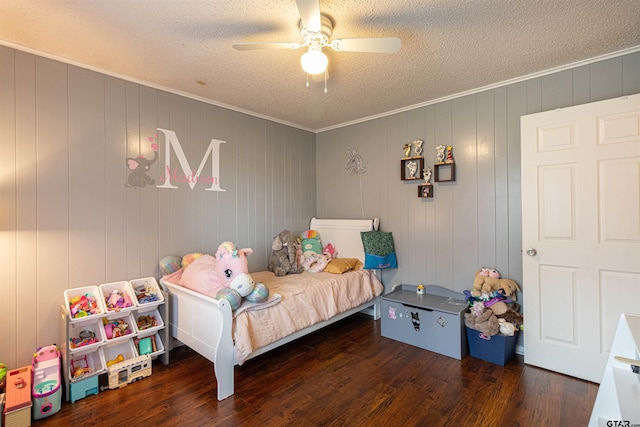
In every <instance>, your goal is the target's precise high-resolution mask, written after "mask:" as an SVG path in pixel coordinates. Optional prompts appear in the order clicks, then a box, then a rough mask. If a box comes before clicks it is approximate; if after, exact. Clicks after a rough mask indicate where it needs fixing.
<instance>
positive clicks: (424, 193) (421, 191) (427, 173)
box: [418, 166, 433, 198]
mask: <svg viewBox="0 0 640 427" xmlns="http://www.w3.org/2000/svg"><path fill="white" fill-rule="evenodd" d="M422 172H423V175H424V184H420V185H418V197H421V198H426V197H433V185H431V173H432V171H431V168H430V167H429V166H427V167H425V168H424V170H423V171H422Z"/></svg>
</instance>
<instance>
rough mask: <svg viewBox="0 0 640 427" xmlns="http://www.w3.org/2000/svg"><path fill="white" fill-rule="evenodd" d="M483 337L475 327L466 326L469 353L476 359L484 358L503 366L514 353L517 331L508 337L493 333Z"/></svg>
mask: <svg viewBox="0 0 640 427" xmlns="http://www.w3.org/2000/svg"><path fill="white" fill-rule="evenodd" d="M488 338H489V339H487V337H484V335H482V334H481V333H480V331H477V330H475V329H471V328H469V327H467V340H468V341H469V354H471V356H472V357H475V358H477V359H482V360H486V361H487V362H491V363H495V364H496V365H500V366H504V365H506V364H507V363H509V360H511V358H512V357H513V355H514V354H516V344H517V343H518V333H517V332H516V334H515V335H513V336H511V337H509V336H506V335H500V334H498V335H494V336H492V337H488Z"/></svg>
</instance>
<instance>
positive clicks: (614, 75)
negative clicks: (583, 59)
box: [316, 52, 640, 296]
mask: <svg viewBox="0 0 640 427" xmlns="http://www.w3.org/2000/svg"><path fill="white" fill-rule="evenodd" d="M638 92H640V53H638V52H636V53H631V54H627V55H625V56H619V57H615V58H613V59H607V60H603V61H600V62H595V63H592V64H589V65H584V66H580V67H576V68H573V69H567V70H564V71H560V72H557V73H554V74H549V75H546V76H543V77H538V78H532V79H529V80H526V81H522V82H519V83H514V84H510V85H507V86H504V87H499V88H495V89H491V90H486V91H481V92H478V93H476V94H473V95H469V96H464V97H460V98H456V99H452V100H448V101H444V102H440V103H436V104H433V105H428V106H425V107H421V108H416V109H413V110H410V111H406V112H403V113H399V114H395V115H393V116H389V117H384V118H379V119H375V120H371V121H367V122H363V123H359V124H355V125H351V126H348V127H343V128H339V129H335V130H330V131H326V132H322V133H320V134H318V135H316V141H317V144H316V150H317V162H318V164H317V170H318V172H317V183H318V187H317V197H318V200H317V205H318V216H319V217H337V218H341V217H344V218H361V217H367V218H369V217H376V216H377V217H380V219H381V229H382V230H384V231H391V232H393V235H394V240H395V245H396V252H397V255H398V263H399V268H398V269H397V270H396V269H394V270H385V271H384V272H383V275H382V278H383V282H384V283H385V287H386V290H387V291H389V290H390V289H391V286H393V285H394V284H400V283H410V284H418V283H424V284H435V285H440V286H444V287H446V288H449V289H453V290H456V291H459V292H461V291H463V290H466V289H470V288H471V286H472V282H473V276H474V273H475V271H476V270H477V269H478V268H479V267H482V266H487V267H494V268H497V269H498V270H499V271H500V272H501V273H502V275H503V277H510V278H512V279H514V280H516V281H517V282H518V283H520V284H522V285H523V288H524V295H525V296H526V283H522V258H521V257H522V254H521V249H522V248H521V244H522V239H521V216H522V215H521V199H520V197H521V194H520V116H522V115H525V114H531V113H537V112H540V111H546V110H551V109H555V108H561V107H568V106H572V105H577V104H583V103H587V102H593V101H600V100H603V99H607V98H613V97H618V96H622V95H630V94H634V93H638ZM416 139H423V140H424V141H425V143H424V152H423V156H424V157H425V158H426V164H428V165H431V167H432V168H433V163H435V146H436V145H439V144H444V145H452V146H453V154H454V159H455V163H456V181H455V182H454V183H435V184H434V198H432V199H421V198H418V196H417V194H418V192H417V185H418V183H416V182H407V181H401V180H400V159H401V157H402V156H403V152H402V146H403V145H404V144H405V143H407V142H411V141H414V140H416ZM348 149H355V150H357V152H358V153H359V154H360V155H361V156H362V158H363V160H364V163H365V166H366V168H367V172H366V173H365V174H363V175H349V174H348V172H347V171H346V170H345V169H344V164H345V162H346V160H347V150H348ZM338 250H339V248H338Z"/></svg>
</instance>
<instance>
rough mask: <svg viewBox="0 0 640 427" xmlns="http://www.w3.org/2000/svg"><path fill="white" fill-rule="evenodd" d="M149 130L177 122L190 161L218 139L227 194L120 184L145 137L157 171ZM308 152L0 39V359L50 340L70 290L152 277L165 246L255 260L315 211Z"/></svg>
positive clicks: (167, 250)
mask: <svg viewBox="0 0 640 427" xmlns="http://www.w3.org/2000/svg"><path fill="white" fill-rule="evenodd" d="M157 128H164V129H170V130H173V131H175V132H176V135H177V136H178V138H179V141H180V144H181V146H182V148H183V150H184V153H185V156H186V157H187V159H188V161H189V162H190V164H191V167H192V169H193V170H194V171H195V170H196V169H197V168H198V165H199V163H200V161H201V160H202V158H203V157H204V152H205V150H206V149H207V147H208V144H209V142H210V141H211V139H213V138H215V139H219V140H223V141H226V143H225V144H222V145H221V148H220V162H219V164H220V186H221V187H222V188H223V189H225V190H226V191H225V192H212V191H205V188H207V187H208V186H205V185H202V184H198V185H196V186H195V187H194V189H193V190H192V189H190V188H189V187H188V186H187V185H186V184H176V185H178V186H179V188H178V189H161V188H157V187H156V186H146V187H140V188H127V187H125V185H124V184H125V183H126V182H127V178H128V174H129V172H130V171H129V169H128V168H127V158H129V157H131V158H135V157H137V156H138V155H139V154H144V155H145V156H146V157H147V158H151V155H150V154H149V153H150V141H149V138H150V137H151V138H153V139H154V141H155V142H159V145H160V150H159V153H160V159H161V160H159V161H158V162H156V164H154V165H153V166H152V167H151V169H150V171H149V174H150V175H153V177H155V179H156V180H158V178H159V176H160V175H161V174H162V172H163V171H162V168H163V163H164V161H163V160H162V159H163V158H164V154H163V153H164V149H163V144H164V143H165V142H166V141H164V136H163V135H162V133H161V132H157V130H156V129H157ZM156 134H158V135H157V136H156ZM315 156H316V152H315V135H314V134H313V133H311V132H307V131H303V130H300V129H296V128H292V127H288V126H284V125H281V124H277V123H274V122H271V121H268V120H264V119H261V118H256V117H253V116H249V115H246V114H242V113H238V112H234V111H231V110H228V109H224V108H219V107H217V106H214V105H210V104H206V103H203V102H200V101H195V100H191V99H188V98H185V97H182V96H178V95H175V94H170V93H167V92H163V91H160V90H156V89H152V88H149V87H146V86H142V85H139V84H135V83H131V82H127V81H124V80H121V79H117V78H114V77H109V76H106V75H103V74H100V73H96V72H93V71H89V70H86V69H83V68H79V67H76V66H72V65H67V64H64V63H61V62H57V61H54V60H50V59H46V58H43V57H40V56H35V55H32V54H29V53H24V52H21V51H17V50H14V49H10V48H7V47H1V46H0V271H2V280H0V302H1V305H2V309H1V310H0V324H2V333H0V361H1V362H3V363H5V364H7V365H8V366H9V367H11V368H15V367H18V366H23V365H26V364H29V363H31V354H32V353H33V352H34V351H35V350H36V348H37V347H38V346H44V345H49V344H51V343H54V342H55V343H58V340H59V323H60V322H59V319H60V306H61V305H62V304H63V294H64V291H65V290H66V289H68V288H74V287H81V286H88V285H98V284H101V283H108V282H113V281H119V280H127V279H133V278H138V277H147V276H158V274H159V272H158V267H157V265H158V260H159V259H161V258H162V257H164V256H165V255H170V254H175V255H184V254H186V253H189V252H214V251H215V249H216V248H217V246H218V245H219V243H221V242H223V241H226V240H231V241H233V242H235V243H236V244H238V245H239V246H241V247H251V248H253V249H254V251H255V252H254V254H253V255H251V256H250V257H249V261H250V268H251V269H252V270H254V271H255V270H262V269H266V266H267V262H268V257H269V255H270V253H271V241H272V239H273V236H274V235H276V234H277V233H278V232H279V231H281V230H282V229H284V228H289V229H291V230H293V231H296V232H302V231H304V230H305V229H307V228H308V227H309V219H310V218H311V217H312V216H314V215H315V212H316V205H315V203H316V198H315V185H316V183H315ZM208 162H211V158H209V160H208ZM208 164H210V163H208ZM174 165H176V166H177V165H178V163H177V161H176V159H173V160H172V161H171V166H172V167H173V166H174ZM208 167H209V166H207V167H206V168H205V169H204V170H205V171H207V170H209V171H210V170H211V169H208ZM202 175H205V173H203V174H202ZM157 184H159V182H156V185H157ZM58 344H59V345H66V343H58Z"/></svg>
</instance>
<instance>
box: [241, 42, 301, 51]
mask: <svg viewBox="0 0 640 427" xmlns="http://www.w3.org/2000/svg"><path fill="white" fill-rule="evenodd" d="M232 46H233V48H234V49H236V50H263V49H298V48H299V47H300V46H302V45H301V44H300V43H294V42H266V43H264V42H258V43H234V44H233V45H232Z"/></svg>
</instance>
